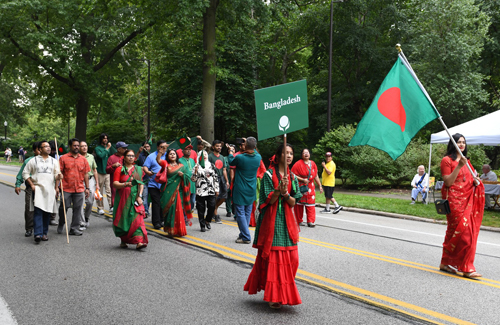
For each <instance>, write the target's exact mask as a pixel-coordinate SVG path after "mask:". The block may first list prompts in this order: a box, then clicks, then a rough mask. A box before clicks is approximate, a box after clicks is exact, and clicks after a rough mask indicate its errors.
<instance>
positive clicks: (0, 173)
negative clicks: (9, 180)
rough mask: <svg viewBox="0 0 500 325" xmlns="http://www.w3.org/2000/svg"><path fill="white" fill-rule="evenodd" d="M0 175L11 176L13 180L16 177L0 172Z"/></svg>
mask: <svg viewBox="0 0 500 325" xmlns="http://www.w3.org/2000/svg"><path fill="white" fill-rule="evenodd" d="M0 175H5V176H12V177H14V178H15V177H17V175H12V174H6V173H2V172H0Z"/></svg>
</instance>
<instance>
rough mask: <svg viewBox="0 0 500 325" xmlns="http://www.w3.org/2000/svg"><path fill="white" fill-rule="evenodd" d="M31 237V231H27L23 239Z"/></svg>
mask: <svg viewBox="0 0 500 325" xmlns="http://www.w3.org/2000/svg"><path fill="white" fill-rule="evenodd" d="M31 235H33V230H31V229H29V230H26V233H25V234H24V237H31Z"/></svg>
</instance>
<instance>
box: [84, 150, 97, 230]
mask: <svg viewBox="0 0 500 325" xmlns="http://www.w3.org/2000/svg"><path fill="white" fill-rule="evenodd" d="M88 150H89V146H88V145H87V142H85V141H80V154H81V155H82V156H84V157H85V158H86V159H87V162H88V163H89V166H90V172H89V189H90V195H89V196H88V197H87V198H86V199H85V213H84V216H85V217H84V218H85V219H84V220H82V224H81V227H80V230H85V229H87V228H88V227H89V219H90V214H91V213H92V206H93V205H94V193H95V191H96V189H97V190H99V173H98V172H97V163H96V162H95V159H94V156H93V155H91V154H89V153H88Z"/></svg>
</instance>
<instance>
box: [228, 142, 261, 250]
mask: <svg viewBox="0 0 500 325" xmlns="http://www.w3.org/2000/svg"><path fill="white" fill-rule="evenodd" d="M256 147H257V139H255V138H254V137H248V138H247V139H246V142H245V151H244V152H243V153H241V154H239V155H237V156H236V157H235V156H234V151H235V149H234V148H232V147H230V148H229V157H228V160H229V166H234V167H236V169H235V172H234V186H233V203H234V208H235V215H236V222H237V223H238V228H239V229H240V234H239V236H238V239H236V243H239V244H250V241H251V236H250V230H249V229H248V226H249V224H250V215H251V213H252V206H253V202H254V201H255V199H256V196H257V194H256V192H257V177H255V175H257V169H259V166H260V161H261V160H262V157H261V156H260V154H259V153H258V152H257V151H256V150H255V148H256Z"/></svg>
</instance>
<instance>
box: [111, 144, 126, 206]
mask: <svg viewBox="0 0 500 325" xmlns="http://www.w3.org/2000/svg"><path fill="white" fill-rule="evenodd" d="M127 148H128V144H126V143H125V142H123V141H118V142H117V143H116V152H115V153H114V154H113V155H111V156H110V157H109V158H108V163H107V164H106V173H107V174H109V175H110V182H111V184H113V176H114V173H115V170H116V169H117V168H120V167H122V166H123V154H124V153H125V151H127ZM115 193H116V189H115V188H114V187H113V186H111V208H109V213H113V207H114V206H115Z"/></svg>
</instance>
